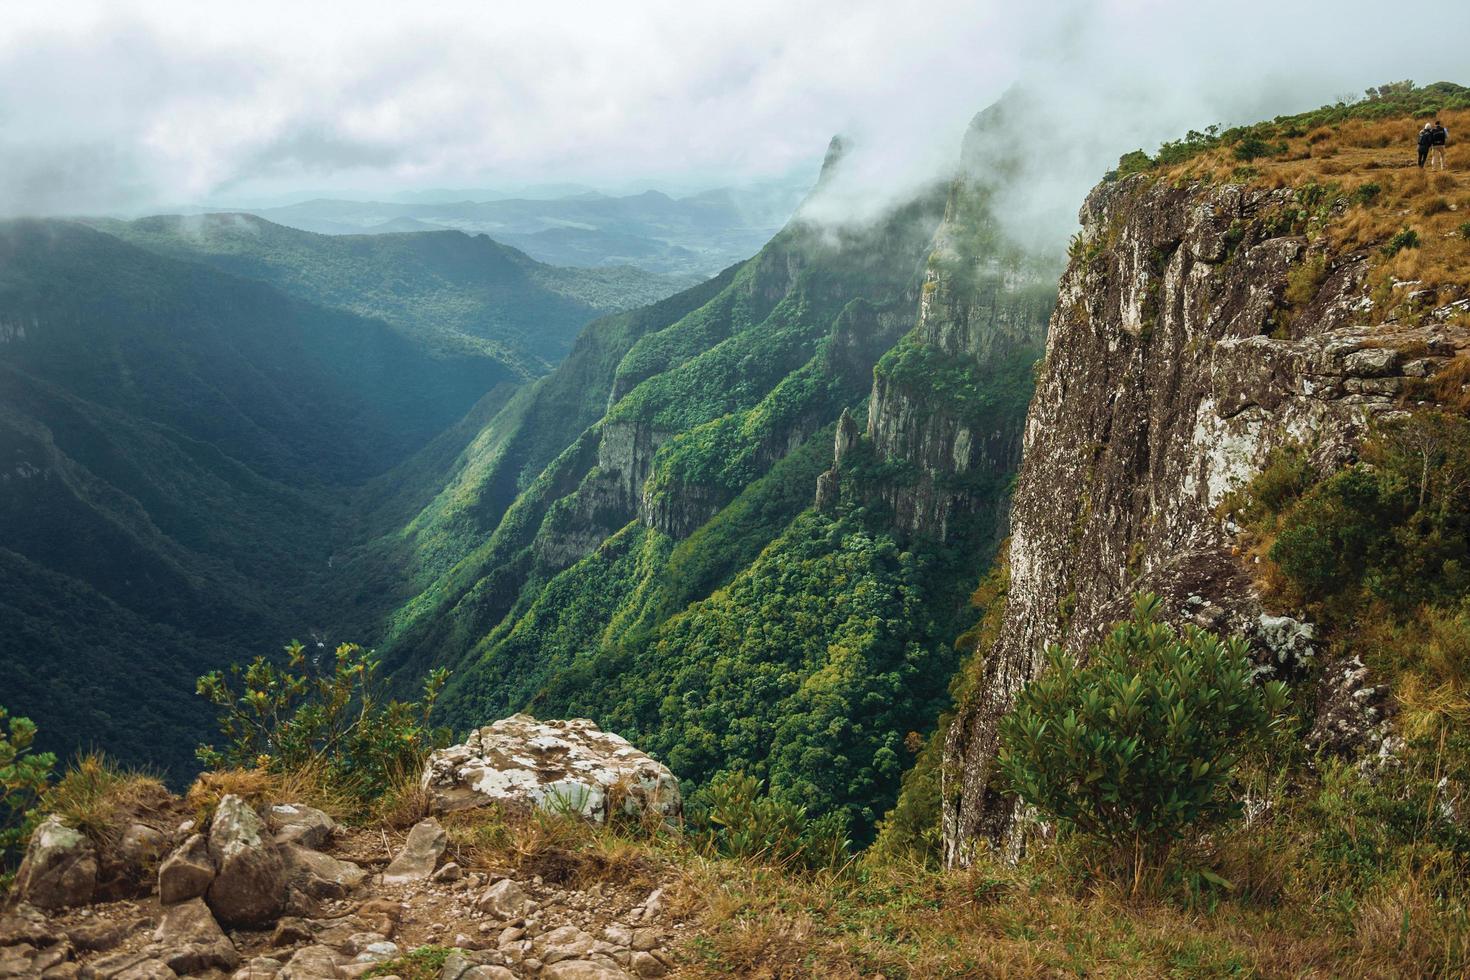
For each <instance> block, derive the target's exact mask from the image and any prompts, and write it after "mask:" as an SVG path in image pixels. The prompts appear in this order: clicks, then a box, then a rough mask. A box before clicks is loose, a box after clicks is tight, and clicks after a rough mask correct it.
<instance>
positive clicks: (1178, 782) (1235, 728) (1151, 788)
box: [998, 595, 1286, 892]
mask: <svg viewBox="0 0 1470 980" xmlns="http://www.w3.org/2000/svg"><path fill="white" fill-rule="evenodd" d="M1161 610H1162V602H1161V601H1160V600H1159V599H1158V598H1157V597H1156V596H1152V595H1143V596H1140V597H1138V599H1137V600H1136V601H1135V604H1134V610H1133V616H1132V618H1131V619H1129V620H1128V621H1126V622H1124V623H1121V624H1119V625H1118V626H1117V628H1115V629H1114V630H1113V632H1112V633H1111V634H1110V635H1109V636H1108V637H1107V638H1106V639H1105V640H1104V641H1103V642H1102V643H1101V644H1100V645H1099V646H1097V647H1095V648H1094V649H1093V650H1091V651H1090V653H1089V656H1088V662H1087V666H1085V667H1083V666H1079V665H1078V663H1077V661H1076V660H1074V659H1073V658H1072V657H1070V656H1068V655H1067V654H1065V653H1064V652H1063V651H1062V650H1061V649H1060V648H1059V647H1055V646H1053V647H1051V648H1050V649H1049V650H1048V651H1047V665H1046V669H1045V670H1044V671H1043V672H1042V673H1041V675H1040V676H1038V677H1037V678H1036V679H1034V680H1033V681H1031V683H1029V684H1027V685H1026V687H1025V688H1024V689H1023V690H1022V691H1021V693H1020V695H1019V696H1018V697H1017V699H1016V704H1015V706H1014V708H1013V709H1012V710H1011V711H1010V712H1009V713H1008V714H1007V715H1006V716H1005V717H1004V718H1003V719H1002V720H1001V725H1000V739H1001V746H1002V749H1001V753H1000V756H999V760H998V764H999V768H1000V772H1001V773H1002V775H1003V776H1004V778H1005V779H1006V780H1007V781H1008V782H1009V784H1010V787H1011V789H1012V790H1013V791H1014V792H1015V793H1016V794H1017V795H1019V796H1020V797H1021V799H1022V800H1024V801H1025V802H1026V803H1029V804H1031V805H1032V806H1034V807H1036V809H1037V810H1038V811H1040V812H1041V814H1042V815H1043V816H1044V817H1045V818H1046V819H1048V820H1051V821H1053V822H1055V823H1056V824H1057V825H1058V826H1059V827H1060V829H1062V830H1063V831H1065V832H1068V833H1074V834H1080V835H1082V836H1083V837H1084V838H1086V839H1088V840H1089V841H1090V842H1092V843H1094V844H1098V845H1101V846H1102V847H1103V849H1104V850H1105V851H1106V852H1108V853H1109V854H1110V856H1111V857H1112V858H1114V859H1117V860H1118V862H1119V863H1120V864H1123V865H1125V866H1126V867H1128V868H1129V870H1130V875H1131V878H1132V883H1133V890H1134V891H1135V892H1137V890H1138V888H1139V886H1140V884H1141V882H1142V881H1143V879H1144V876H1145V873H1146V872H1147V871H1149V870H1150V869H1153V870H1162V869H1163V867H1164V865H1165V862H1166V860H1167V857H1168V855H1169V852H1170V849H1171V848H1172V847H1173V845H1174V844H1175V843H1177V842H1178V841H1179V840H1181V839H1182V838H1184V837H1185V836H1186V835H1187V834H1190V833H1192V832H1196V831H1198V830H1200V829H1203V828H1206V827H1208V826H1210V825H1212V824H1215V823H1218V822H1220V821H1223V820H1226V819H1228V818H1230V817H1233V816H1235V815H1236V814H1238V812H1239V809H1240V805H1239V803H1238V801H1236V800H1235V799H1234V798H1232V796H1231V794H1230V793H1229V792H1228V787H1229V783H1230V780H1231V775H1232V772H1233V771H1234V769H1235V766H1236V764H1237V763H1238V762H1239V761H1240V760H1241V757H1242V756H1243V755H1244V754H1245V753H1247V752H1248V751H1250V749H1251V748H1252V747H1253V746H1255V745H1257V744H1259V743H1260V742H1261V741H1262V740H1263V739H1264V738H1265V737H1266V736H1267V735H1268V733H1269V732H1270V731H1271V729H1272V727H1273V724H1274V719H1276V718H1278V717H1279V716H1280V715H1281V713H1282V712H1283V710H1284V709H1285V706H1286V688H1285V686H1284V685H1283V684H1281V683H1280V682H1272V683H1269V684H1266V685H1264V686H1258V685H1256V684H1255V683H1254V682H1253V681H1252V674H1253V671H1252V666H1251V663H1250V661H1249V659H1248V658H1247V656H1246V646H1245V642H1244V640H1242V639H1240V638H1239V637H1235V638H1232V639H1230V640H1222V639H1220V637H1218V636H1216V635H1214V634H1213V633H1210V632H1208V631H1206V630H1202V629H1197V628H1195V627H1191V626H1186V627H1185V628H1184V629H1183V630H1182V631H1176V630H1175V629H1174V628H1173V627H1171V626H1169V625H1167V624H1166V623H1163V622H1161V621H1160V614H1161Z"/></svg>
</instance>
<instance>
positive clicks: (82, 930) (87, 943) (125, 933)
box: [66, 917, 149, 953]
mask: <svg viewBox="0 0 1470 980" xmlns="http://www.w3.org/2000/svg"><path fill="white" fill-rule="evenodd" d="M148 924H149V920H148V919H146V918H141V917H140V918H133V919H110V920H103V921H102V922H93V923H89V924H86V925H80V926H73V927H72V928H70V929H68V930H67V931H66V936H67V938H68V939H70V940H71V942H72V945H73V946H75V947H76V948H77V949H83V950H87V951H88V952H94V953H105V952H107V951H108V950H109V949H115V948H116V947H117V946H119V945H120V944H121V943H122V941H123V940H124V939H126V938H128V937H129V936H131V935H132V934H133V933H135V932H137V931H138V930H139V929H141V928H143V927H144V926H146V925H148Z"/></svg>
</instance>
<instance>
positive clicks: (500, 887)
mask: <svg viewBox="0 0 1470 980" xmlns="http://www.w3.org/2000/svg"><path fill="white" fill-rule="evenodd" d="M475 907H476V908H478V909H479V910H480V911H482V912H489V913H490V914H491V915H494V916H496V917H498V918H501V919H506V920H510V919H519V918H521V917H522V916H525V915H527V914H528V913H529V912H530V911H531V908H530V899H529V898H528V897H527V896H526V892H525V889H523V888H521V886H520V885H518V884H516V883H515V881H514V880H512V879H510V878H502V879H501V880H500V881H497V882H496V883H495V884H493V885H491V886H490V887H489V888H487V889H485V891H484V893H483V894H482V895H481V896H480V899H479V901H477V902H476V903H475Z"/></svg>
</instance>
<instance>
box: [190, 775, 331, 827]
mask: <svg viewBox="0 0 1470 980" xmlns="http://www.w3.org/2000/svg"><path fill="white" fill-rule="evenodd" d="M230 794H234V795H236V796H239V797H241V798H242V799H244V800H246V801H247V802H249V803H251V804H253V805H255V806H267V805H270V804H273V803H302V804H305V805H306V806H312V807H316V808H317V809H318V810H321V811H322V812H324V813H326V814H328V815H329V816H331V817H334V818H336V819H342V818H345V817H350V816H352V815H353V814H354V812H355V810H356V809H357V806H358V805H357V803H356V801H355V800H353V799H352V797H351V796H349V795H347V794H346V793H344V792H343V791H342V790H341V789H340V788H339V787H337V786H335V785H334V784H333V781H332V779H331V778H330V776H329V774H328V773H327V772H326V771H325V769H324V768H320V767H317V768H313V767H303V768H301V769H295V770H292V771H290V772H285V773H274V772H268V771H267V770H265V769H223V770H220V771H217V772H204V773H200V774H199V778H198V779H196V780H195V781H194V785H192V786H190V787H189V791H188V792H187V793H186V794H184V803H185V805H186V806H188V807H189V809H191V810H192V811H193V812H194V814H195V819H196V820H197V821H198V822H199V823H201V824H202V823H204V822H205V821H207V820H208V819H209V818H210V817H211V816H212V815H213V814H214V808H215V806H216V805H217V804H218V803H219V801H220V800H221V799H223V798H224V797H226V796H228V795H230Z"/></svg>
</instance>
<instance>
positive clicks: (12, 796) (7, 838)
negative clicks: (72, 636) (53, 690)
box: [0, 708, 56, 893]
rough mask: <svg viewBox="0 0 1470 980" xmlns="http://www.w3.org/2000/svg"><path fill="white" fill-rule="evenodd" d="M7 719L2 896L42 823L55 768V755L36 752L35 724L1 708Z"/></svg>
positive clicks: (0, 828) (1, 765)
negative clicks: (42, 808) (44, 797)
mask: <svg viewBox="0 0 1470 980" xmlns="http://www.w3.org/2000/svg"><path fill="white" fill-rule="evenodd" d="M7 719H8V725H7V728H8V731H6V732H0V893H3V892H4V891H5V889H7V888H9V887H10V881H11V878H12V877H13V871H12V869H13V868H14V866H15V863H16V861H17V860H18V859H19V856H20V853H21V852H22V851H23V850H24V849H25V844H26V841H27V840H29V839H30V836H31V831H32V830H33V829H35V826H36V823H37V822H38V821H39V818H40V815H39V812H38V811H37V808H36V803H37V801H38V800H39V799H40V798H41V794H42V793H43V792H45V790H46V784H47V783H48V782H49V781H50V779H51V770H52V768H53V767H54V766H55V765H56V756H55V755H53V754H51V753H50V752H36V751H33V746H34V744H35V741H36V725H35V723H34V722H32V721H31V720H30V719H29V718H16V717H11V716H10V714H9V712H7V711H6V710H5V709H4V708H0V721H6V720H7Z"/></svg>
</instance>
